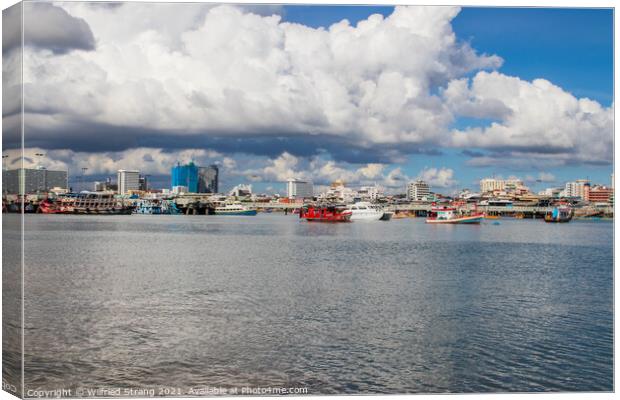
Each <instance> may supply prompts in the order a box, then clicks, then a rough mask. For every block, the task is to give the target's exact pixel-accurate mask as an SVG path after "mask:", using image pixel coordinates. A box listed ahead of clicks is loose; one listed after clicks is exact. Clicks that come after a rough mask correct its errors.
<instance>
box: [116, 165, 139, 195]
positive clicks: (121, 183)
mask: <svg viewBox="0 0 620 400" xmlns="http://www.w3.org/2000/svg"><path fill="white" fill-rule="evenodd" d="M116 178H117V180H116V182H117V183H118V193H119V194H127V192H129V191H130V190H139V189H140V171H133V170H126V169H119V170H118V174H117V176H116Z"/></svg>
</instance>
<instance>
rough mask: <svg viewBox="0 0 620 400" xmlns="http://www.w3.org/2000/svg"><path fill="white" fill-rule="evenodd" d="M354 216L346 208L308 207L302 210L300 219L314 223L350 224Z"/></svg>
mask: <svg viewBox="0 0 620 400" xmlns="http://www.w3.org/2000/svg"><path fill="white" fill-rule="evenodd" d="M352 215H353V213H352V212H351V210H347V209H346V207H344V206H333V205H332V206H317V207H315V206H308V207H304V208H302V209H301V211H300V213H299V218H304V219H305V220H306V221H313V222H350V221H351V216H352Z"/></svg>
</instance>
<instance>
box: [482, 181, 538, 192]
mask: <svg viewBox="0 0 620 400" xmlns="http://www.w3.org/2000/svg"><path fill="white" fill-rule="evenodd" d="M496 190H499V191H502V192H503V191H508V192H511V191H528V189H527V187H525V185H524V184H523V181H522V180H520V179H495V178H485V179H481V180H480V193H489V192H494V191H496Z"/></svg>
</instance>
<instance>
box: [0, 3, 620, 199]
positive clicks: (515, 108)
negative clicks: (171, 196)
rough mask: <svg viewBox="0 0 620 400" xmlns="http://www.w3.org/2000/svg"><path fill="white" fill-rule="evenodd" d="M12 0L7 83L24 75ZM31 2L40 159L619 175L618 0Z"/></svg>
mask: <svg viewBox="0 0 620 400" xmlns="http://www.w3.org/2000/svg"><path fill="white" fill-rule="evenodd" d="M12 12H14V10H12V9H9V10H5V11H4V13H3V18H4V21H3V22H4V23H3V31H4V32H3V80H4V81H3V84H4V87H5V88H8V90H9V92H8V93H11V92H10V91H11V90H13V91H14V92H15V93H19V91H18V88H19V74H18V73H17V72H16V71H19V68H17V66H18V65H19V62H18V60H19V57H18V56H19V51H18V50H19V46H18V44H19V40H18V39H19V37H18V36H17V35H11V33H12V30H13V31H15V30H16V28H17V27H16V26H15V25H11V21H12V18H11V17H12V15H11V13H12ZM24 13H25V14H24V15H25V17H24V21H25V28H24V31H25V38H24V41H25V44H26V47H25V49H24V106H25V111H26V112H25V118H24V124H25V129H26V130H25V132H26V136H25V147H26V149H25V155H26V159H25V161H26V164H27V165H35V164H36V163H41V164H43V165H44V166H46V167H47V168H50V169H54V168H57V169H68V170H69V172H70V175H71V176H72V177H73V181H75V179H76V178H77V176H78V175H81V173H82V172H81V171H82V169H83V168H87V169H86V170H85V171H86V172H85V174H86V176H85V178H84V180H85V181H88V182H91V181H95V180H101V179H104V178H105V177H106V176H115V172H116V170H118V169H120V168H125V169H139V170H141V171H142V172H143V173H145V174H148V175H150V179H151V182H152V184H153V185H154V186H155V187H168V186H169V180H170V178H169V173H170V168H171V167H172V166H173V165H175V164H176V163H177V162H187V161H189V160H194V161H195V162H196V163H197V164H199V165H207V164H213V163H216V164H218V165H220V174H221V175H220V176H221V183H220V186H221V187H222V188H223V189H229V188H232V186H234V185H236V184H238V183H251V184H253V185H254V188H255V191H267V192H280V193H283V191H284V188H285V185H284V184H283V181H285V180H286V179H288V178H290V177H296V178H300V179H309V180H312V181H313V182H314V183H315V185H316V186H318V187H321V186H324V185H327V184H329V182H331V181H333V180H336V179H342V180H344V181H345V182H347V184H348V185H350V186H354V187H355V186H361V185H368V184H374V183H376V184H379V185H382V186H384V187H385V188H386V190H387V191H388V192H393V193H398V192H403V191H404V187H405V184H406V182H408V181H410V180H413V179H418V178H421V179H424V180H426V181H428V182H429V183H430V185H431V188H432V190H434V191H436V192H440V193H446V194H450V193H453V192H455V191H457V190H459V189H461V188H470V189H473V190H476V189H477V187H478V181H479V179H481V178H485V177H491V176H495V177H498V178H500V177H501V178H508V177H518V178H521V179H523V180H524V181H525V183H526V184H527V185H529V186H530V187H531V188H532V189H534V190H541V189H543V188H545V187H555V186H563V184H564V182H566V181H570V180H574V179H580V178H589V179H591V180H592V181H593V182H595V183H602V184H609V180H610V178H609V175H610V173H611V172H612V162H613V58H612V57H613V42H612V39H613V14H612V11H611V10H609V9H558V8H556V9H545V8H459V7H421V6H411V7H403V6H399V7H383V6H381V7H367V6H300V5H296V6H260V5H244V6H231V5H213V4H197V3H176V4H154V3H121V4H106V3H79V2H66V3H61V2H55V3H26V5H25V9H24ZM13 17H14V15H13ZM9 98H11V97H10V96H9ZM12 99H14V101H13V102H11V101H6V100H5V101H4V107H3V125H4V126H5V127H6V128H5V129H4V136H3V145H4V150H5V153H7V154H9V158H8V159H7V161H6V162H7V164H8V165H7V166H8V167H9V168H11V167H12V166H13V167H14V166H16V165H17V164H16V163H18V162H19V161H18V158H19V157H18V155H19V154H18V152H17V150H16V148H18V147H19V136H18V135H17V127H18V126H19V118H18V113H17V111H18V110H19V96H13V97H12ZM36 153H44V154H45V157H43V159H42V160H41V159H40V157H39V159H37V157H34V154H36ZM70 180H71V179H70Z"/></svg>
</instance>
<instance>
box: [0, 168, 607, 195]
mask: <svg viewBox="0 0 620 400" xmlns="http://www.w3.org/2000/svg"><path fill="white" fill-rule="evenodd" d="M2 177H3V193H4V194H6V193H9V194H16V193H20V194H33V193H47V192H50V191H56V192H62V191H65V192H66V191H68V190H70V188H69V185H68V173H67V171H54V170H48V169H45V168H43V167H40V166H39V167H37V168H21V169H14V170H3V171H2ZM147 177H148V175H141V174H140V171H138V170H126V169H121V170H118V172H117V176H116V182H115V183H114V182H112V179H111V178H108V179H107V180H106V181H105V182H95V183H94V187H93V189H94V190H95V191H110V192H115V193H119V194H123V195H126V194H132V193H135V192H146V191H148V189H149V188H148V180H147ZM82 179H83V177H82ZM82 183H83V182H82ZM78 189H79V188H78ZM162 192H164V193H219V169H218V167H217V165H210V166H207V167H200V166H197V165H196V164H194V163H193V162H190V163H188V164H185V165H181V164H177V165H175V166H174V167H172V169H171V184H170V189H164V190H162ZM252 194H253V193H252V185H245V184H240V185H237V186H235V187H234V188H233V189H232V190H231V191H230V192H229V193H228V195H229V196H234V197H248V196H252ZM286 197H287V198H288V199H289V201H303V200H304V199H312V198H316V199H318V200H325V201H342V202H351V201H355V200H367V201H377V200H380V199H383V198H386V196H385V193H384V189H383V188H382V187H380V186H377V185H373V186H362V187H361V188H359V189H357V190H356V189H353V188H350V187H347V186H346V185H345V183H344V182H343V181H342V180H336V181H334V182H332V184H331V185H330V186H329V187H328V188H326V189H325V190H323V191H322V192H321V193H319V194H315V191H314V185H313V183H312V182H311V181H308V180H303V179H297V178H291V179H289V180H288V181H287V182H286ZM388 197H392V198H398V199H403V197H406V200H408V201H436V200H437V199H439V198H441V197H442V196H441V195H439V194H435V193H432V192H431V191H430V187H429V185H428V183H427V182H425V181H423V180H421V179H418V180H415V181H412V182H409V183H408V184H407V185H406V188H405V195H402V194H401V195H395V196H388ZM458 197H460V198H467V199H475V198H486V199H489V198H498V199H519V198H520V199H529V200H535V199H536V198H568V199H572V200H573V201H584V202H590V203H607V204H613V202H614V187H613V174H612V179H611V187H607V186H604V185H595V184H592V183H591V182H590V181H589V180H587V179H578V180H576V181H572V182H567V183H566V184H565V185H564V187H554V188H547V189H545V190H543V191H540V192H538V193H537V194H533V193H531V192H530V189H529V188H528V187H527V186H525V185H524V183H523V181H522V180H520V179H496V178H485V179H481V180H480V193H472V192H470V191H469V190H464V191H463V192H462V193H461V194H460V195H459V196H458Z"/></svg>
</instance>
